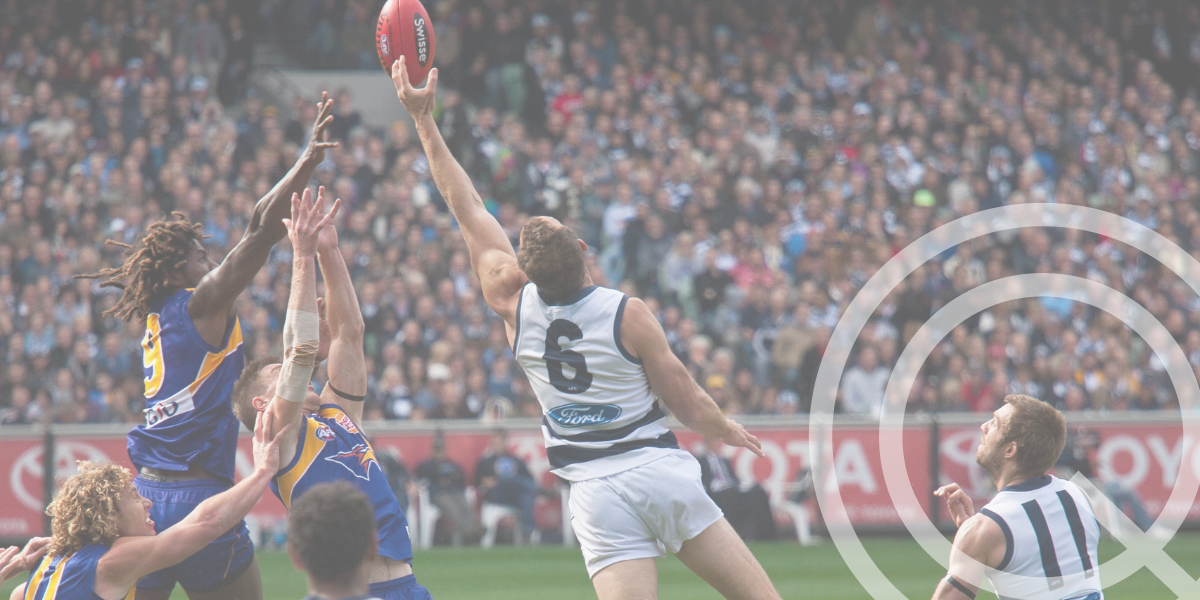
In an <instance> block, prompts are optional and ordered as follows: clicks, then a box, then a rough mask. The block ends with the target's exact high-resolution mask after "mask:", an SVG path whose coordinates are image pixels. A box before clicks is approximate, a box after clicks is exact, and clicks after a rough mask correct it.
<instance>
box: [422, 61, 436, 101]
mask: <svg viewBox="0 0 1200 600" xmlns="http://www.w3.org/2000/svg"><path fill="white" fill-rule="evenodd" d="M437 80H438V70H437V67H434V68H433V69H432V70H430V71H429V79H428V80H427V81H426V82H425V89H426V90H428V93H429V94H430V95H435V94H437Z"/></svg>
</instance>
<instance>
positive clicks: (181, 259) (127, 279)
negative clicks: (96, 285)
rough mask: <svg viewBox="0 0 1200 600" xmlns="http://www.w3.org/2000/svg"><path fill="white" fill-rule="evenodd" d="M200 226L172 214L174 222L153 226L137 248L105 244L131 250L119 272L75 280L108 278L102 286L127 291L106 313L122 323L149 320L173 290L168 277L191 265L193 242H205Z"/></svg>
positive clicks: (114, 271)
mask: <svg viewBox="0 0 1200 600" xmlns="http://www.w3.org/2000/svg"><path fill="white" fill-rule="evenodd" d="M204 238H205V235H204V234H203V233H202V231H201V226H200V224H199V223H192V222H191V221H190V220H188V218H187V215H184V214H183V213H181V212H173V213H171V218H170V219H163V220H161V221H158V222H155V223H152V224H151V225H150V226H149V227H147V228H146V233H145V234H144V235H143V236H142V239H141V241H140V242H139V243H138V244H137V245H134V246H130V245H128V244H122V243H121V242H117V241H114V240H105V242H104V243H105V244H112V245H114V246H121V247H122V248H126V249H127V250H128V251H127V252H126V253H125V262H124V263H122V264H121V266H120V267H117V268H115V269H101V270H100V272H99V273H92V274H89V275H76V276H75V279H102V278H107V279H105V281H103V282H102V283H101V284H100V287H115V288H120V289H122V290H124V292H125V293H123V294H121V298H120V299H119V300H117V303H116V304H114V305H113V306H112V308H110V309H108V310H106V311H104V314H105V315H106V316H107V315H115V316H116V317H117V318H118V319H121V320H122V321H131V320H133V319H134V318H138V319H145V318H146V315H148V314H150V313H152V312H154V305H155V304H156V303H157V302H159V301H161V300H162V299H163V298H165V297H167V295H168V293H170V292H171V291H172V290H171V287H172V286H171V284H170V283H169V282H168V278H169V277H170V275H171V273H173V272H176V271H179V270H182V269H183V268H184V267H185V266H186V265H187V260H188V255H189V254H191V252H192V248H193V244H192V242H193V241H197V242H198V241H202V240H204Z"/></svg>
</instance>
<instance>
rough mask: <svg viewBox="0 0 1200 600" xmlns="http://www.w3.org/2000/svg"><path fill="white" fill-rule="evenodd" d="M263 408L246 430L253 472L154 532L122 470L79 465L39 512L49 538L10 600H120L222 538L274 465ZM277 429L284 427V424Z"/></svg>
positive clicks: (144, 503) (275, 442)
mask: <svg viewBox="0 0 1200 600" xmlns="http://www.w3.org/2000/svg"><path fill="white" fill-rule="evenodd" d="M272 419H273V417H272V416H271V415H270V413H266V414H264V415H263V416H261V417H260V418H259V420H258V423H257V424H256V425H255V428H254V473H252V474H251V475H250V476H249V477H246V478H245V479H243V480H241V481H240V482H238V483H237V484H236V485H234V486H233V487H231V488H229V489H228V490H226V491H224V492H221V493H220V494H217V495H215V496H212V497H211V498H208V499H207V500H205V501H204V502H201V503H200V505H199V506H197V507H196V510H194V511H192V513H191V514H189V515H188V516H187V518H185V519H183V520H182V521H180V522H179V523H176V524H175V525H172V526H171V527H169V528H167V529H165V530H164V531H163V532H162V533H159V534H156V533H155V532H154V521H153V520H151V519H150V504H151V503H150V501H149V500H146V499H145V498H143V497H142V495H141V494H139V493H138V491H137V488H135V487H134V485H133V474H132V473H130V472H129V469H126V468H125V467H122V466H120V465H115V464H111V463H110V464H97V463H92V462H81V463H80V464H79V473H78V474H77V475H75V476H73V477H71V478H70V479H68V480H66V482H64V483H63V485H62V487H61V488H60V489H59V491H58V495H57V497H56V498H55V499H54V502H52V503H51V504H50V508H49V509H48V510H47V511H46V513H47V514H48V515H50V516H51V517H52V518H53V525H52V526H51V530H52V531H53V536H52V537H51V539H50V542H49V544H48V545H47V546H46V548H45V556H44V557H42V559H41V561H40V563H39V564H38V565H37V567H36V568H34V569H33V572H32V573H31V574H30V575H29V580H28V581H26V582H25V583H24V584H22V585H20V586H18V587H17V589H15V590H13V593H12V595H11V596H10V600H17V599H19V598H24V600H94V599H95V598H101V599H103V600H121V599H123V598H126V599H128V598H133V593H134V588H135V585H136V584H137V581H138V579H140V578H141V577H143V576H144V575H146V574H148V573H153V572H154V571H157V570H159V569H164V568H167V567H170V566H172V565H174V564H176V563H179V562H180V561H182V560H184V559H185V558H187V557H189V556H191V555H192V554H194V553H195V552H196V551H197V550H199V549H200V548H203V547H204V546H206V545H208V544H209V543H210V542H212V541H213V540H215V539H217V538H218V537H220V536H221V535H223V534H224V533H225V532H226V531H228V530H229V528H230V527H233V526H234V525H235V524H237V523H238V522H239V521H241V520H242V518H244V517H245V516H246V514H247V513H249V512H250V509H251V508H253V507H254V504H255V503H256V502H258V499H259V498H260V497H262V495H263V492H264V491H266V489H267V484H268V483H270V481H271V477H272V476H273V475H274V474H275V471H277V470H278V469H279V440H280V438H281V437H283V434H284V433H285V432H283V431H281V432H280V433H279V434H278V435H275V436H273V437H268V434H267V432H269V431H270V430H271V420H272ZM284 429H285V430H286V429H287V427H285V428H284Z"/></svg>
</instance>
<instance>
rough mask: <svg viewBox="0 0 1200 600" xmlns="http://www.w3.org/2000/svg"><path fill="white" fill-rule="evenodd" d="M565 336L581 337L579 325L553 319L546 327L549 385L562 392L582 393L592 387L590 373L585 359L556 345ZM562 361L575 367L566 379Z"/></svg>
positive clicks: (545, 356)
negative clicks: (571, 374)
mask: <svg viewBox="0 0 1200 600" xmlns="http://www.w3.org/2000/svg"><path fill="white" fill-rule="evenodd" d="M563 337H565V338H567V339H568V340H571V341H572V342H575V341H578V340H579V338H582V337H583V332H582V331H580V330H579V326H578V325H576V324H574V323H572V322H570V321H568V320H566V319H555V320H554V321H553V322H552V323H550V326H549V327H547V328H546V353H545V354H543V355H542V358H544V359H546V370H547V371H548V372H549V373H550V385H552V386H554V389H556V390H558V391H560V392H562V393H564V394H582V393H583V392H586V391H587V390H588V388H590V387H592V374H591V373H588V368H587V359H585V358H584V357H583V355H582V354H580V353H578V352H575V351H574V350H563V349H562V346H559V345H558V340H559V338H563ZM563 363H566V364H568V365H570V366H571V368H572V369H575V376H574V377H572V378H570V379H567V378H566V376H565V375H563Z"/></svg>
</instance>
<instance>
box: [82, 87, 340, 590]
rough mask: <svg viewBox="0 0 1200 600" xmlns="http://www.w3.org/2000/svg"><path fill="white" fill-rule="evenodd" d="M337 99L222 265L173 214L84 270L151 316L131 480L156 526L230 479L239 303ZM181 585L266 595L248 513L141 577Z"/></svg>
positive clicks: (321, 150)
mask: <svg viewBox="0 0 1200 600" xmlns="http://www.w3.org/2000/svg"><path fill="white" fill-rule="evenodd" d="M332 108H333V101H332V100H329V99H327V98H326V97H324V96H323V97H322V102H321V105H320V110H319V111H318V114H317V120H316V122H314V123H313V128H312V134H311V136H310V138H309V142H308V146H307V147H306V148H305V150H304V152H303V154H302V155H301V156H300V158H299V160H297V161H296V164H295V165H294V166H293V167H292V169H291V170H290V171H288V173H287V174H286V175H285V176H284V177H283V179H282V180H281V181H280V182H279V183H278V184H276V186H275V187H274V189H272V190H271V191H270V192H268V193H267V195H266V196H264V197H263V198H262V199H261V200H259V201H258V203H257V204H255V206H254V210H253V212H252V213H251V214H250V215H249V221H250V223H249V225H248V226H247V227H246V232H245V234H244V235H243V236H242V239H241V240H240V241H239V242H238V244H237V245H236V246H234V248H233V249H232V250H230V251H229V254H228V255H227V256H226V257H225V260H223V261H222V262H221V264H219V265H218V264H215V263H214V262H213V260H212V259H210V258H209V257H208V253H207V252H206V251H205V249H204V245H203V244H202V243H201V240H203V239H204V236H203V234H202V233H201V227H200V225H199V224H194V223H192V222H191V221H189V220H188V219H187V218H186V217H185V216H184V215H182V214H179V213H175V214H174V215H173V217H172V218H170V219H164V220H162V221H159V222H156V223H153V224H151V225H150V226H149V227H148V228H147V230H146V233H145V235H144V236H143V237H142V239H141V241H140V243H139V244H137V245H136V246H134V247H131V248H129V251H128V252H127V253H126V257H125V262H124V264H122V265H121V266H120V267H118V268H115V269H105V270H103V271H101V272H100V273H97V274H94V275H85V276H83V277H86V278H90V279H98V278H104V279H105V281H104V282H103V283H102V284H101V285H102V286H105V287H118V288H121V289H123V290H124V293H123V294H122V295H121V298H120V300H118V301H117V303H116V305H115V306H113V307H112V308H111V309H110V310H109V311H108V312H107V313H106V314H112V315H115V316H117V317H118V318H121V319H124V320H126V321H130V320H133V319H144V320H145V321H146V334H145V337H143V338H142V351H143V353H142V364H143V366H144V368H145V376H146V377H145V384H146V392H145V395H146V408H145V411H144V412H145V415H146V423H145V424H144V425H138V426H137V427H135V428H134V429H133V430H132V431H130V432H129V439H128V448H129V458H130V459H131V460H132V461H133V464H134V465H135V466H136V467H137V468H138V472H139V474H138V476H137V477H136V478H135V479H134V485H136V486H137V490H138V492H139V493H141V495H142V496H145V497H146V498H148V499H150V500H152V501H153V502H154V509H153V514H152V516H153V518H154V522H155V526H156V527H157V528H158V531H159V532H162V531H163V530H164V529H166V528H167V527H170V526H171V525H173V524H175V523H177V522H179V521H180V520H181V519H183V518H184V517H186V516H187V515H188V513H190V512H191V511H192V510H194V509H195V508H196V506H197V505H198V504H200V502H202V501H203V500H204V499H205V498H208V497H210V496H213V495H215V494H218V493H220V492H221V491H223V490H225V489H228V488H229V487H230V486H231V485H233V477H234V457H235V456H236V453H237V437H238V421H237V419H236V418H234V416H233V412H232V411H231V410H230V408H229V395H230V392H231V391H232V389H233V384H234V382H235V381H236V380H237V377H238V374H239V373H241V372H242V367H243V366H244V364H245V360H244V358H243V354H242V330H241V326H240V325H239V324H238V319H237V316H236V315H235V312H234V302H235V301H236V300H237V297H238V296H239V295H240V294H241V293H242V291H243V290H245V289H246V287H247V286H249V285H250V282H251V281H252V280H253V279H254V276H255V275H256V274H257V273H258V271H259V269H261V268H262V266H263V265H264V264H265V263H266V262H267V258H268V257H269V255H270V252H271V247H272V246H274V245H275V243H276V242H278V241H279V240H281V239H283V236H284V235H286V233H287V232H286V229H285V228H284V225H283V223H282V219H283V218H284V217H287V216H288V215H289V210H290V208H291V204H290V200H291V198H292V195H293V194H294V193H296V192H299V191H301V190H302V189H304V187H305V186H306V185H308V180H309V178H310V177H311V176H312V173H313V170H314V169H315V168H316V166H317V164H319V163H320V162H321V161H322V160H324V158H325V149H326V148H329V147H332V146H335V145H336V144H335V143H329V142H325V141H324V140H325V137H326V136H325V131H326V129H327V128H328V126H329V124H330V123H331V122H332V120H333V117H332V116H331V115H330V111H331V110H332ZM176 582H178V583H179V584H180V585H182V586H183V588H184V590H186V591H187V593H188V597H189V598H191V600H208V599H210V598H212V599H214V600H215V599H218V598H241V599H244V600H260V599H261V598H262V580H261V578H260V576H259V571H258V564H257V563H256V562H255V560H254V545H253V543H252V542H251V541H250V533H249V531H248V530H247V529H246V525H245V523H244V522H242V523H238V524H237V525H235V526H234V527H233V528H232V529H230V530H229V531H228V532H227V533H226V534H225V535H223V536H221V537H220V538H218V539H217V540H216V541H214V542H213V543H212V544H209V545H208V546H207V547H205V548H204V549H203V550H201V551H200V552H197V553H196V555H195V556H192V557H190V558H188V559H187V560H185V561H183V562H182V563H180V564H179V565H177V566H175V567H173V568H171V569H166V570H163V571H159V572H156V573H151V574H150V575H149V576H147V577H146V578H145V579H143V580H142V581H141V582H139V583H138V600H166V598H168V597H169V596H170V594H171V590H172V589H173V588H174V587H175V583H176Z"/></svg>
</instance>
